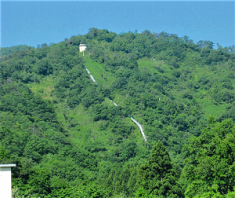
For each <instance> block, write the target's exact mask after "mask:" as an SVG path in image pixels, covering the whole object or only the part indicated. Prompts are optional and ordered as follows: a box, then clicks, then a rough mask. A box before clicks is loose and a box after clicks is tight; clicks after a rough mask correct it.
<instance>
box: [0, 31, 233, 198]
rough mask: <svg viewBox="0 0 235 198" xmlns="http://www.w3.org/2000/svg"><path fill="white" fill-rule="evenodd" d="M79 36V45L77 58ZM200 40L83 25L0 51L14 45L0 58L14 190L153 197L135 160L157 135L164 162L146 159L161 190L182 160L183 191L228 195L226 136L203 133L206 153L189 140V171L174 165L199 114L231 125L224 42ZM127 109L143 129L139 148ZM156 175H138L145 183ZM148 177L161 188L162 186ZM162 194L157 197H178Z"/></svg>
mask: <svg viewBox="0 0 235 198" xmlns="http://www.w3.org/2000/svg"><path fill="white" fill-rule="evenodd" d="M80 43H84V44H87V45H88V47H87V49H86V50H85V53H84V54H85V56H83V54H82V53H80V52H79V44H80ZM212 46H213V43H212V42H210V41H199V42H198V43H197V44H195V43H193V42H192V40H189V38H188V37H184V38H180V37H178V36H177V35H176V34H168V33H166V32H161V33H151V32H150V31H148V30H146V31H144V32H142V33H137V32H128V33H121V34H116V33H114V32H110V31H108V30H100V29H97V28H90V29H89V32H88V33H87V34H85V35H78V36H73V37H71V38H70V39H65V41H63V42H60V43H58V44H51V45H50V46H48V45H47V44H42V45H39V46H38V47H37V48H33V47H25V46H20V47H19V46H16V47H13V48H10V49H8V48H7V49H4V48H3V49H2V52H4V53H5V52H6V53H9V52H10V51H9V50H11V51H13V50H16V51H14V52H10V54H9V55H6V54H5V55H2V56H1V57H0V62H1V64H0V163H16V164H17V167H16V168H14V169H13V184H14V186H16V187H15V189H16V191H17V192H16V193H15V194H16V196H21V197H23V196H28V197H40V196H41V197H79V196H82V197H92V196H93V197H134V196H135V195H136V196H139V197H140V196H145V197H151V196H152V197H156V196H158V195H156V193H155V194H154V193H153V192H155V191H154V190H153V192H151V191H150V190H149V189H150V188H149V187H148V188H145V187H140V188H139V186H138V185H137V180H138V174H137V173H138V170H139V168H140V166H141V165H143V164H147V165H148V170H149V171H150V172H151V171H152V170H153V169H152V168H153V167H152V165H151V163H150V164H148V163H147V162H146V161H147V159H148V158H149V156H150V153H151V150H152V149H153V148H154V149H156V148H155V145H156V142H158V141H159V140H160V141H161V142H162V144H163V145H164V147H163V146H162V145H161V148H162V149H160V150H159V152H158V154H161V156H162V159H165V158H167V160H166V164H168V165H169V166H171V168H169V167H168V168H166V167H165V165H166V164H164V163H160V161H159V162H157V161H156V162H154V163H156V164H158V168H159V170H160V169H164V171H165V173H167V174H168V173H169V175H173V176H171V177H170V176H169V178H168V180H167V181H169V183H170V187H172V186H177V185H176V183H177V179H178V178H177V177H176V175H180V174H181V171H182V168H184V166H185V168H184V172H183V175H182V177H181V183H182V185H183V189H184V190H186V191H185V194H186V195H187V196H201V197H203V196H205V197H213V196H214V197H215V196H220V194H223V193H222V192H225V194H226V193H227V195H226V196H233V192H234V189H233V186H232V184H231V185H230V183H229V182H230V181H231V179H228V178H231V177H230V176H231V175H232V174H233V171H234V170H233V169H234V167H233V165H231V164H228V160H230V161H231V159H232V158H231V159H230V158H229V157H228V155H226V153H229V152H230V151H229V150H228V149H227V147H226V145H227V144H229V145H230V144H232V142H233V141H232V139H233V133H232V132H226V135H225V137H222V136H221V134H219V133H218V132H215V131H214V133H215V136H213V135H212V134H210V136H209V138H211V139H213V141H214V142H213V144H214V147H215V148H217V147H216V146H215V145H220V147H218V148H217V150H216V151H213V150H212V151H211V153H209V154H208V153H207V149H208V145H210V144H209V142H206V143H205V144H204V143H201V144H200V146H198V150H200V149H202V150H200V152H199V153H200V155H198V156H194V154H195V153H190V152H189V153H188V156H187V160H188V161H190V160H194V161H197V160H198V164H199V165H200V166H199V167H197V168H195V167H194V168H195V170H196V171H197V172H196V173H197V174H196V173H195V172H193V173H192V172H190V170H191V169H189V168H188V167H191V165H190V162H188V163H189V164H187V160H186V161H185V162H186V164H184V162H183V161H184V158H185V152H186V151H183V150H182V148H183V147H184V145H185V144H188V143H189V139H190V137H191V136H192V135H194V136H196V137H199V138H200V137H201V138H202V139H203V138H204V139H207V138H206V137H204V136H203V134H202V135H201V136H200V134H201V131H203V129H204V128H205V127H206V126H207V122H208V121H207V117H208V116H210V115H213V116H215V117H216V121H217V122H222V121H223V120H225V119H230V118H231V119H232V120H234V121H235V116H234V108H235V106H234V104H235V103H234V101H235V90H234V86H235V81H234V79H235V75H234V72H233V70H234V66H235V64H234V62H235V61H234V60H235V55H234V47H229V48H222V47H221V46H220V47H219V48H218V49H216V50H214V49H213V47H212ZM18 49H19V50H18ZM4 50H5V51H4ZM84 65H86V66H87V67H88V69H89V70H90V72H91V73H92V75H93V76H94V78H95V79H96V81H97V82H98V84H94V83H93V82H92V81H91V79H90V77H89V75H88V74H87V72H86V70H85V67H84ZM110 99H111V100H113V101H114V102H116V103H117V104H118V106H117V107H116V106H114V105H113V103H112V102H111V101H110ZM129 115H131V116H133V117H134V118H135V119H136V120H137V121H138V122H139V123H140V124H141V125H142V126H143V128H144V131H145V133H146V135H147V139H148V142H147V144H146V143H145V142H144V141H143V139H142V138H141V134H140V132H139V130H138V128H137V127H136V125H135V124H134V123H133V122H132V121H131V119H130V118H129ZM215 125H216V124H215ZM217 128H218V127H217ZM218 130H222V128H218ZM205 131H207V129H205ZM217 136H218V137H217ZM225 140H226V142H224V141H225ZM211 144H212V142H211ZM201 145H202V146H201ZM206 145H207V146H206ZM204 146H205V147H204ZM191 147H193V146H192V144H191V143H190V146H189V148H191ZM214 147H213V148H214ZM193 148H194V147H193ZM166 150H167V151H166ZM189 150H190V149H189ZM154 152H155V151H154V150H153V153H154ZM162 152H163V153H162ZM168 152H169V154H168ZM195 152H196V151H195ZM164 156H165V157H164ZM200 160H201V161H200ZM202 162H203V163H202ZM217 162H218V163H217ZM216 163H217V165H216ZM211 167H214V169H213V170H212V169H211ZM167 171H169V172H167ZM225 171H227V172H228V174H230V175H229V176H228V175H226V172H225ZM153 172H154V171H153ZM155 173H156V171H155ZM199 173H200V174H199ZM148 174H150V173H148V171H147V172H146V173H145V174H144V175H145V176H146V177H147V176H148ZM211 174H212V175H211ZM163 175H164V174H163ZM196 175H197V176H198V177H196ZM205 175H206V176H207V178H204V177H205ZM199 176H200V177H199ZM202 176H203V179H202V178H201V177H202ZM167 177H168V175H167ZM147 178H148V177H147ZM158 178H159V175H158V174H157V175H155V176H154V177H153V179H150V178H148V179H150V180H151V181H156V182H155V184H156V183H157V182H158V181H159V180H158ZM162 178H164V177H162ZM212 178H213V179H212ZM225 178H227V179H228V180H226V179H225ZM163 181H165V180H163ZM187 181H189V182H187ZM143 182H144V180H143ZM231 182H232V181H231ZM155 184H154V182H153V185H155ZM157 184H159V185H161V186H163V188H162V189H163V191H162V193H163V192H168V191H169V190H166V186H167V185H168V183H164V182H163V183H161V182H160V183H157ZM226 186H227V187H226ZM177 188H178V187H177ZM164 189H165V190H166V191H164ZM171 189H172V193H170V194H169V193H168V194H167V196H168V197H170V196H172V197H174V196H178V195H177V193H176V194H175V193H174V192H178V190H177V189H176V188H174V189H173V188H171ZM197 190H198V191H200V193H198V194H197V193H196V192H197ZM157 192H158V191H157ZM169 192H170V191H169ZM213 193H214V194H213ZM158 194H159V196H166V195H163V194H164V193H163V194H161V193H160V191H159V193H158ZM160 194H161V195H160ZM165 194H166V193H165Z"/></svg>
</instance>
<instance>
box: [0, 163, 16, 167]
mask: <svg viewBox="0 0 235 198" xmlns="http://www.w3.org/2000/svg"><path fill="white" fill-rule="evenodd" d="M11 167H16V164H0V168H11Z"/></svg>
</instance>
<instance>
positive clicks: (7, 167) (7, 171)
mask: <svg viewBox="0 0 235 198" xmlns="http://www.w3.org/2000/svg"><path fill="white" fill-rule="evenodd" d="M15 166H16V164H0V197H1V198H11V197H12V193H11V168H12V167H15Z"/></svg>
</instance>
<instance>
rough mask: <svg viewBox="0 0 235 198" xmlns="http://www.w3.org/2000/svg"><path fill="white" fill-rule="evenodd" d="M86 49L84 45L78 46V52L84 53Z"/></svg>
mask: <svg viewBox="0 0 235 198" xmlns="http://www.w3.org/2000/svg"><path fill="white" fill-rule="evenodd" d="M86 47H87V45H86V44H80V45H79V51H80V52H83V51H85V49H86Z"/></svg>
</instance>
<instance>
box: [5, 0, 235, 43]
mask: <svg viewBox="0 0 235 198" xmlns="http://www.w3.org/2000/svg"><path fill="white" fill-rule="evenodd" d="M234 4H235V3H234V1H225V2H224V1H2V2H1V47H9V46H13V45H20V44H27V45H30V46H37V44H42V43H47V44H50V43H58V42H60V41H63V40H64V39H65V38H70V37H71V36H74V35H79V34H86V33H87V32H88V29H89V28H91V27H96V28H99V29H108V30H109V31H114V32H117V33H121V32H128V31H132V32H134V31H135V30H137V32H142V31H144V30H149V31H150V32H156V33H160V32H162V31H165V32H167V33H173V34H177V35H178V36H180V37H183V36H184V35H187V36H189V38H190V39H192V40H193V41H194V42H197V41H199V40H210V41H213V42H214V43H215V46H216V44H217V43H219V44H220V45H222V46H223V47H226V46H231V45H234V40H235V35H234V23H235V18H234V10H235V5H234Z"/></svg>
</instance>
